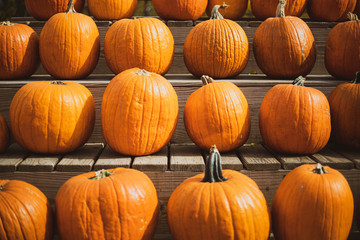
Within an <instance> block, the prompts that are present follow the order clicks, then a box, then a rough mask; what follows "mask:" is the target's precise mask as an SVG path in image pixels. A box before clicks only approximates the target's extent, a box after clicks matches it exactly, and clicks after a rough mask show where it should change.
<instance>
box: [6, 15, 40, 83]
mask: <svg viewBox="0 0 360 240" xmlns="http://www.w3.org/2000/svg"><path fill="white" fill-rule="evenodd" d="M39 64H40V58H39V37H38V35H37V34H36V32H35V31H34V30H33V29H32V28H31V27H29V26H27V25H25V24H19V23H10V22H8V21H7V22H0V69H1V70H0V79H15V78H28V77H30V76H31V75H32V74H33V73H34V72H35V71H36V69H37V68H38V67H39Z"/></svg>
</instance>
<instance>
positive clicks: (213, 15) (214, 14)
mask: <svg viewBox="0 0 360 240" xmlns="http://www.w3.org/2000/svg"><path fill="white" fill-rule="evenodd" d="M228 6H229V5H227V4H226V3H223V4H221V5H215V6H214V7H213V9H212V11H211V17H210V19H216V20H220V19H224V17H223V15H221V13H220V12H219V8H227V7H228Z"/></svg>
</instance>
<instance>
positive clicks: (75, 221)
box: [55, 168, 159, 240]
mask: <svg viewBox="0 0 360 240" xmlns="http://www.w3.org/2000/svg"><path fill="white" fill-rule="evenodd" d="M55 207H56V217H57V226H58V232H59V235H60V237H61V239H76V240H85V239H131V240H140V239H151V238H152V236H153V235H154V233H155V228H156V225H157V219H158V209H159V207H158V198H157V193H156V189H155V187H154V184H153V183H152V182H151V180H150V179H149V178H148V177H147V176H146V175H145V174H144V173H142V172H140V171H138V170H134V169H128V168H116V169H109V170H100V171H98V172H95V173H94V172H90V173H84V174H80V175H77V176H74V177H72V178H70V179H69V180H67V181H66V182H65V183H64V184H63V185H62V186H61V187H60V189H59V191H58V193H57V195H56V199H55Z"/></svg>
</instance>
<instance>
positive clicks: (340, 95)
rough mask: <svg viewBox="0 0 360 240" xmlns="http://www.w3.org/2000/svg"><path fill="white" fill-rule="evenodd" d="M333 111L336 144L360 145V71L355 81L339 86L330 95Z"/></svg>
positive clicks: (333, 133)
mask: <svg viewBox="0 0 360 240" xmlns="http://www.w3.org/2000/svg"><path fill="white" fill-rule="evenodd" d="M328 100H329V104H330V112H331V137H332V139H333V140H334V141H335V142H336V144H340V145H345V146H349V147H354V148H359V147H360V127H359V126H358V125H359V124H358V121H357V120H358V119H359V118H360V108H359V103H360V73H359V72H358V73H357V74H356V78H355V79H354V81H352V82H349V83H342V84H340V85H339V86H337V87H336V88H335V89H334V90H333V91H332V92H331V93H330V95H329V97H328Z"/></svg>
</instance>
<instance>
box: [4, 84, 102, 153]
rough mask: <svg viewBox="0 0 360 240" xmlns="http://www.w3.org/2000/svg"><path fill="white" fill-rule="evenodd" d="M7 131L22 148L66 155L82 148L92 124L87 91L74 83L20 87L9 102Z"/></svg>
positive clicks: (91, 108)
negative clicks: (8, 128)
mask: <svg viewBox="0 0 360 240" xmlns="http://www.w3.org/2000/svg"><path fill="white" fill-rule="evenodd" d="M9 121H10V129H11V131H12V134H13V136H14V138H15V140H16V141H17V142H18V143H19V145H20V146H22V147H23V148H25V149H27V150H30V151H32V152H37V153H66V152H70V151H73V150H75V149H76V148H78V147H80V146H81V145H83V144H84V143H85V142H86V141H87V140H88V139H89V137H90V135H91V133H92V130H93V128H94V123H95V102H94V98H93V96H92V95H91V93H90V91H89V90H88V89H87V88H86V87H84V86H83V85H81V84H78V83H75V82H59V81H54V82H51V81H36V82H31V83H28V84H26V85H24V86H23V87H21V88H20V89H19V90H18V91H17V92H16V94H15V96H14V98H13V99H12V101H11V105H10V112H9Z"/></svg>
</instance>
